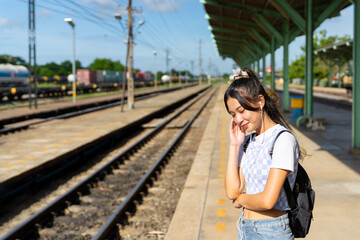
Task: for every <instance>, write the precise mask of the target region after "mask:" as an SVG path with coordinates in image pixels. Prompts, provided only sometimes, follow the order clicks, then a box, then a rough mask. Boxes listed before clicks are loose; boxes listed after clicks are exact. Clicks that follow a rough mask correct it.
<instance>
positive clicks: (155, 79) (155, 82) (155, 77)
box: [153, 51, 157, 88]
mask: <svg viewBox="0 0 360 240" xmlns="http://www.w3.org/2000/svg"><path fill="white" fill-rule="evenodd" d="M153 53H154V56H155V69H154V72H155V76H154V87H155V88H157V73H156V70H157V69H156V67H157V66H156V54H157V53H156V51H154V52H153Z"/></svg>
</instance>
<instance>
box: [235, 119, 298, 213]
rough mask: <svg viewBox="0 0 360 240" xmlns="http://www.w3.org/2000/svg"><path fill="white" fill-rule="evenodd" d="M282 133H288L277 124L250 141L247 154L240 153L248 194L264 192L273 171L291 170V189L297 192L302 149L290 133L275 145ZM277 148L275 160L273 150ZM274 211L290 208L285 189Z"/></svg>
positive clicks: (282, 135)
mask: <svg viewBox="0 0 360 240" xmlns="http://www.w3.org/2000/svg"><path fill="white" fill-rule="evenodd" d="M282 130H286V128H285V127H283V126H281V125H279V124H277V125H275V126H273V127H271V128H270V129H268V130H267V131H265V132H264V133H262V134H260V135H259V136H256V137H254V138H253V139H252V140H250V142H249V145H248V147H247V150H246V153H244V152H243V150H242V149H241V150H240V153H239V166H240V167H241V168H242V173H243V175H244V178H245V188H246V193H247V194H256V193H260V192H263V191H264V189H265V185H266V182H267V179H268V176H269V172H270V169H271V168H279V169H285V170H289V171H291V173H289V175H288V179H289V183H290V186H291V189H293V187H294V183H295V178H296V173H297V166H298V160H299V156H300V153H299V146H298V143H297V141H296V139H295V137H294V136H293V135H292V134H291V133H289V132H283V133H281V135H280V136H279V137H278V138H277V140H276V142H275V145H274V141H275V137H276V136H277V134H278V133H279V132H280V131H282ZM249 137H250V135H248V136H247V138H249ZM247 138H245V141H246V140H247ZM245 141H244V142H245ZM273 145H274V148H273V153H272V157H271V155H270V153H269V151H270V150H271V147H272V146H273ZM274 208H275V209H278V210H288V209H290V208H289V205H288V202H287V198H286V194H285V191H284V189H282V190H281V192H280V195H279V198H278V201H277V202H276V204H275V206H274Z"/></svg>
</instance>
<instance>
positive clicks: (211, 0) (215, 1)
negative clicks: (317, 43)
mask: <svg viewBox="0 0 360 240" xmlns="http://www.w3.org/2000/svg"><path fill="white" fill-rule="evenodd" d="M200 2H201V3H202V4H208V5H214V6H218V7H226V8H232V9H238V10H241V11H246V12H250V13H252V14H256V13H258V14H262V15H268V16H271V17H276V18H283V16H282V14H281V13H279V12H277V11H273V10H269V9H263V8H257V7H252V6H248V5H245V4H240V3H232V2H224V1H221V0H200Z"/></svg>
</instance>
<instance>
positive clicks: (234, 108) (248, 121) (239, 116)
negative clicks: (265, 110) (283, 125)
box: [227, 97, 261, 134]
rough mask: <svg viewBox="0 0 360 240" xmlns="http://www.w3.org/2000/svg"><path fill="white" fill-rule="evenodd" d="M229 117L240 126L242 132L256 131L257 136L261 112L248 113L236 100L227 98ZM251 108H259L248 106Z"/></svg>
mask: <svg viewBox="0 0 360 240" xmlns="http://www.w3.org/2000/svg"><path fill="white" fill-rule="evenodd" d="M227 105H228V108H229V112H230V115H231V116H232V117H233V118H234V121H235V123H236V124H238V125H239V126H240V129H241V131H242V132H245V131H247V132H252V131H254V130H255V131H256V132H257V133H258V134H259V133H260V129H261V112H260V111H250V110H246V109H245V108H243V107H242V106H241V105H240V103H239V101H238V100H237V99H236V98H232V97H229V99H228V100H227ZM250 105H251V106H252V107H255V108H257V107H259V106H256V105H255V104H250Z"/></svg>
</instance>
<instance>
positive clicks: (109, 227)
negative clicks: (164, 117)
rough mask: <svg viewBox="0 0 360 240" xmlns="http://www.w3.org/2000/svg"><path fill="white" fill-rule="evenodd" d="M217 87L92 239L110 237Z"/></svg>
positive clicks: (98, 239) (97, 239)
mask: <svg viewBox="0 0 360 240" xmlns="http://www.w3.org/2000/svg"><path fill="white" fill-rule="evenodd" d="M216 90H217V89H215V90H214V91H213V92H212V94H211V95H210V96H209V97H208V98H207V99H206V101H205V102H204V104H203V105H202V106H201V107H200V109H199V110H198V111H197V112H196V113H195V114H194V116H193V117H192V118H191V120H190V121H188V123H187V124H186V125H185V126H184V128H183V129H182V130H181V132H180V133H179V134H178V135H177V136H176V138H175V139H174V140H173V141H172V142H171V144H170V145H169V146H168V147H167V148H166V150H165V151H164V152H163V153H162V154H161V156H160V157H159V158H158V159H157V160H156V162H155V163H154V165H153V166H152V167H151V168H150V170H149V171H148V172H147V173H146V174H145V175H144V176H143V177H142V178H141V180H140V181H139V182H138V183H137V185H136V186H135V187H134V188H133V189H132V191H131V192H130V193H129V194H128V195H127V197H126V198H125V200H124V201H123V202H122V203H121V204H120V205H119V207H118V208H117V209H116V211H115V212H114V213H113V214H112V215H111V217H110V218H109V219H108V220H107V221H106V223H105V224H104V225H103V226H102V227H101V229H100V230H99V232H98V233H97V235H96V236H94V237H93V238H92V240H102V239H107V237H109V236H110V237H111V234H112V233H113V232H114V230H115V229H116V225H117V223H118V222H119V221H120V220H121V218H122V217H123V216H124V215H125V212H126V211H128V208H129V207H130V206H131V204H132V202H133V201H134V200H136V199H137V198H139V195H140V193H141V192H143V191H144V189H145V188H146V184H147V183H148V182H150V181H152V177H153V176H154V175H155V174H156V172H157V171H158V169H159V168H160V166H161V165H162V164H163V163H164V161H165V160H166V159H167V158H168V157H169V155H171V153H172V152H173V151H174V149H175V147H176V146H177V144H178V143H179V142H180V140H181V139H182V138H183V137H184V135H185V133H186V132H187V130H188V129H189V127H190V125H191V124H192V123H193V122H194V120H195V119H196V118H197V117H198V115H199V114H200V113H201V112H202V110H203V109H204V108H205V106H206V105H207V104H208V102H209V101H210V99H211V98H212V97H213V95H214V94H215V92H216Z"/></svg>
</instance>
